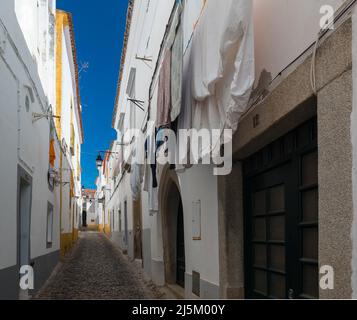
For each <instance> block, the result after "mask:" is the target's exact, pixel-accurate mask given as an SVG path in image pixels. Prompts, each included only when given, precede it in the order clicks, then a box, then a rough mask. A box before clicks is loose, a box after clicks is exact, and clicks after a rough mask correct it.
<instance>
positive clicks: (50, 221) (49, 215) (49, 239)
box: [46, 203, 53, 248]
mask: <svg viewBox="0 0 357 320" xmlns="http://www.w3.org/2000/svg"><path fill="white" fill-rule="evenodd" d="M46 230H47V231H46V245H47V248H51V247H52V242H53V205H52V204H51V203H48V205H47V228H46Z"/></svg>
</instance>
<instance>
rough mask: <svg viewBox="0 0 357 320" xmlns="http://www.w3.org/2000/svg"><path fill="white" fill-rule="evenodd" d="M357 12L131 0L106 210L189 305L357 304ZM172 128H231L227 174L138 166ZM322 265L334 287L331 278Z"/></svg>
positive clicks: (337, 5) (327, 6)
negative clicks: (235, 301)
mask: <svg viewBox="0 0 357 320" xmlns="http://www.w3.org/2000/svg"><path fill="white" fill-rule="evenodd" d="M288 2H289V3H288ZM355 10H356V9H355V1H339V0H331V1H305V2H303V3H302V2H301V1H298V0H296V1H287V0H269V1H265V0H253V1H225V3H224V4H223V3H222V1H216V0H207V1H204V0H202V1H194V0H186V1H163V0H151V1H146V0H141V1H140V0H136V1H130V2H129V10H128V18H127V28H126V36H125V40H124V49H123V55H122V61H121V70H120V75H119V84H118V92H117V100H116V104H115V111H114V117H113V127H114V128H115V129H116V130H117V131H118V139H117V141H116V143H114V147H112V148H111V150H112V151H114V152H115V153H116V154H118V155H119V157H118V159H117V160H116V161H113V162H112V163H111V166H112V168H118V169H116V170H112V171H111V174H110V175H109V184H111V187H109V188H108V189H109V190H110V191H109V192H110V193H111V195H110V198H111V199H114V200H111V203H112V204H111V205H110V209H109V211H110V210H111V211H112V212H114V213H116V212H118V214H119V216H120V217H119V219H118V220H119V230H120V235H119V239H117V238H115V239H113V241H116V242H117V243H118V244H119V245H120V246H121V247H122V248H123V250H125V251H127V252H128V255H129V256H130V257H131V258H132V259H141V260H142V261H143V266H144V269H145V272H146V274H147V275H148V276H150V277H151V279H152V280H153V281H154V282H155V283H156V284H158V285H168V286H169V287H170V288H172V289H173V290H174V291H175V292H176V293H177V294H179V295H181V296H184V297H187V298H191V297H200V298H267V297H269V298H352V297H355V295H356V290H357V287H356V281H355V272H356V263H355V261H356V248H357V243H356V237H355V231H356V226H355V225H356V223H355V221H356V214H355V209H354V208H355V197H354V195H353V194H354V192H353V190H355V182H356V178H355V169H354V168H355V161H356V159H355V158H356V156H355V152H354V149H355V132H354V131H355V130H354V129H353V128H354V127H355V114H354V107H355V94H354V92H355V90H354V89H355V88H354V77H352V75H353V74H354V72H355V58H356V57H355V55H356V54H355V45H356V43H355V33H356V25H355V17H356V14H355ZM178 48H179V49H178ZM180 48H181V50H182V51H181V55H180V54H179V53H178V52H180ZM170 59H171V60H170ZM181 66H182V67H181ZM180 71H181V72H180ZM173 79H174V80H173ZM177 79H178V80H177ZM172 83H175V84H176V86H172ZM170 85H171V88H170ZM168 86H169V88H167V87H168ZM181 88H182V89H181ZM177 92H179V94H177ZM178 96H179V97H178ZM166 99H169V100H170V99H171V101H170V102H167V100H166ZM177 101H180V103H178V104H177ZM173 102H175V104H174V103H173ZM168 114H169V115H170V117H168ZM152 122H153V123H154V125H155V127H156V129H155V131H151V130H152V128H151V126H150V123H152ZM133 128H134V129H139V130H141V132H142V133H143V134H144V136H145V138H144V141H142V140H140V139H139V138H137V137H135V136H134V135H133V134H132V133H131V131H130V129H133ZM163 128H171V129H173V130H177V129H192V128H193V129H218V130H221V132H223V129H224V128H226V129H232V132H233V139H232V140H231V142H232V160H233V163H232V170H231V172H230V174H228V175H218V176H215V175H214V174H213V169H214V168H215V166H214V165H213V164H212V165H203V164H193V165H192V166H188V165H184V166H182V165H181V164H177V163H176V164H174V165H173V164H171V165H170V164H166V165H160V164H159V163H156V166H150V165H148V164H145V165H141V166H136V165H135V162H133V161H131V160H132V158H134V157H135V154H138V153H140V150H142V145H143V144H146V147H148V143H149V144H150V142H148V141H150V140H148V139H147V137H148V136H152V135H154V136H157V132H159V133H160V131H161V130H162V129H163ZM161 132H163V134H164V136H165V131H161ZM164 140H165V139H164ZM158 142H160V141H158ZM161 142H162V141H161ZM181 143H182V142H179V144H181ZM154 145H155V146H154V149H155V151H159V150H160V148H158V147H157V141H155V143H154ZM164 146H165V143H164ZM228 147H229V144H226V145H224V150H228V149H226V148H228ZM148 148H149V149H150V147H148ZM161 150H162V148H161ZM191 151H192V150H191ZM155 158H156V156H155ZM107 160H108V159H107ZM107 162H108V163H109V162H110V161H107ZM147 177H149V178H147ZM147 179H149V180H147ZM148 181H149V182H148ZM113 183H114V185H113ZM109 184H108V186H109ZM337 190H338V191H337ZM342 248H343V250H342ZM326 268H327V269H326ZM324 270H330V271H331V270H333V279H334V280H333V281H334V282H333V284H334V285H333V289H332V287H329V288H326V287H324V286H320V283H319V280H320V278H321V276H322V275H323V274H324Z"/></svg>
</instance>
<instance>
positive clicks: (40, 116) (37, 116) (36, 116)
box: [32, 105, 61, 123]
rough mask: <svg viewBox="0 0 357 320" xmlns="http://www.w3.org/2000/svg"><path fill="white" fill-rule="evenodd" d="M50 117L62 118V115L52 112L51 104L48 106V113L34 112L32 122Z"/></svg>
mask: <svg viewBox="0 0 357 320" xmlns="http://www.w3.org/2000/svg"><path fill="white" fill-rule="evenodd" d="M44 118H45V119H47V120H48V119H49V118H56V119H61V117H60V116H54V115H53V114H52V106H51V105H49V107H48V108H47V110H46V113H36V112H33V113H32V123H35V122H37V121H39V120H41V119H44Z"/></svg>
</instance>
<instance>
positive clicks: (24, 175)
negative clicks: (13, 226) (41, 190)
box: [16, 165, 33, 296]
mask: <svg viewBox="0 0 357 320" xmlns="http://www.w3.org/2000/svg"><path fill="white" fill-rule="evenodd" d="M22 183H25V184H27V186H28V188H29V194H28V197H29V199H28V211H27V215H28V225H27V226H26V229H27V230H28V245H27V246H28V247H27V253H28V264H30V265H31V263H32V262H31V218H32V191H33V179H32V176H31V175H30V174H29V173H28V172H27V171H26V170H25V169H24V168H23V167H21V166H20V165H18V166H17V200H16V202H17V210H16V211H17V244H16V247H17V254H16V260H17V269H18V279H19V280H20V268H21V267H22V265H21V254H22V246H21V230H22V228H21V223H22V218H21V184H22ZM18 292H19V294H20V295H21V294H24V295H25V296H26V295H27V294H28V293H27V292H23V293H21V292H22V291H21V290H20V288H19V289H18Z"/></svg>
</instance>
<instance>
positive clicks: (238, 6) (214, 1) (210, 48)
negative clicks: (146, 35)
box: [192, 0, 255, 131]
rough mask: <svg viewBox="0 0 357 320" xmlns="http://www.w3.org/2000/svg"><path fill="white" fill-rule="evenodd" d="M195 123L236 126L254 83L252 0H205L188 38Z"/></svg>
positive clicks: (225, 126) (226, 126)
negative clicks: (190, 39) (204, 5)
mask: <svg viewBox="0 0 357 320" xmlns="http://www.w3.org/2000/svg"><path fill="white" fill-rule="evenodd" d="M192 59H193V71H192V95H193V98H194V99H195V100H196V101H197V102H198V103H196V105H195V108H194V109H195V110H194V118H195V120H194V127H195V128H196V129H201V128H209V129H223V128H227V129H229V128H230V129H233V130H234V131H235V130H236V129H237V126H238V122H239V119H240V116H241V115H242V113H243V112H244V111H245V110H246V108H247V105H248V102H249V98H250V94H251V91H252V88H253V84H254V74H255V66H254V37H253V21H252V1H251V0H225V1H219V0H207V3H206V8H205V10H204V12H203V14H202V17H201V20H200V21H199V24H198V26H197V29H196V33H195V35H194V39H193V43H192Z"/></svg>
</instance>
